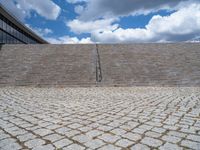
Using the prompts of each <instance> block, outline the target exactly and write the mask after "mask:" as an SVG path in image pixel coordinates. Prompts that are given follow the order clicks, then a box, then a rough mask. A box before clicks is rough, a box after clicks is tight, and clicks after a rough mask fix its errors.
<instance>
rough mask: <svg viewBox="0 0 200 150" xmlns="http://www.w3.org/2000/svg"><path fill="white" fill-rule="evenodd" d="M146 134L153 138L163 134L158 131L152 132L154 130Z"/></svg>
mask: <svg viewBox="0 0 200 150" xmlns="http://www.w3.org/2000/svg"><path fill="white" fill-rule="evenodd" d="M145 135H146V136H149V137H152V138H159V137H161V136H162V134H159V133H157V132H152V131H148V132H146V133H145Z"/></svg>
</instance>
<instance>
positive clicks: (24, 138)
mask: <svg viewBox="0 0 200 150" xmlns="http://www.w3.org/2000/svg"><path fill="white" fill-rule="evenodd" d="M17 138H18V139H19V140H20V141H22V142H24V141H27V140H31V139H34V138H36V136H35V135H33V134H32V133H26V134H24V135H19V136H17Z"/></svg>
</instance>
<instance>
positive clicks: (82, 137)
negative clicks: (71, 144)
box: [72, 134, 92, 143]
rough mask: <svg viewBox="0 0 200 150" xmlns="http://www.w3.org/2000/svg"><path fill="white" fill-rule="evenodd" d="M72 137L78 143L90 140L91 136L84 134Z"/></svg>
mask: <svg viewBox="0 0 200 150" xmlns="http://www.w3.org/2000/svg"><path fill="white" fill-rule="evenodd" d="M72 139H73V140H75V141H78V142H80V143H86V142H88V141H90V140H92V138H91V137H89V136H87V135H85V134H80V135H76V136H74V137H73V138H72Z"/></svg>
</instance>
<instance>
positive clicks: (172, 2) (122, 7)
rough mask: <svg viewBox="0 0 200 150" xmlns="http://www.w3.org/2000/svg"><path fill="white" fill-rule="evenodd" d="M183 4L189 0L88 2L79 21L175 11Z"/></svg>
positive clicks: (97, 0) (99, 0)
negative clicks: (162, 10) (164, 10)
mask: <svg viewBox="0 0 200 150" xmlns="http://www.w3.org/2000/svg"><path fill="white" fill-rule="evenodd" d="M181 2H189V0H111V1H110V0H88V2H87V4H86V7H85V9H84V11H83V12H81V14H80V17H79V19H81V20H93V19H98V18H101V17H115V16H116V17H118V16H126V15H131V14H148V13H150V12H154V11H158V10H160V9H169V10H173V9H174V8H175V7H177V6H178V5H179V4H180V3H181Z"/></svg>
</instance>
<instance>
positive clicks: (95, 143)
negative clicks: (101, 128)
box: [84, 139, 106, 149]
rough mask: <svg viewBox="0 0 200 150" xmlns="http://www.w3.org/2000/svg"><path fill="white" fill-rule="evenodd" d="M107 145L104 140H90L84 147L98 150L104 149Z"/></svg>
mask: <svg viewBox="0 0 200 150" xmlns="http://www.w3.org/2000/svg"><path fill="white" fill-rule="evenodd" d="M105 144H106V143H104V142H103V141H102V140H99V139H94V140H89V141H88V142H87V143H85V144H84V145H85V146H86V147H89V148H90V149H97V148H99V147H102V146H103V145H105Z"/></svg>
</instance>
